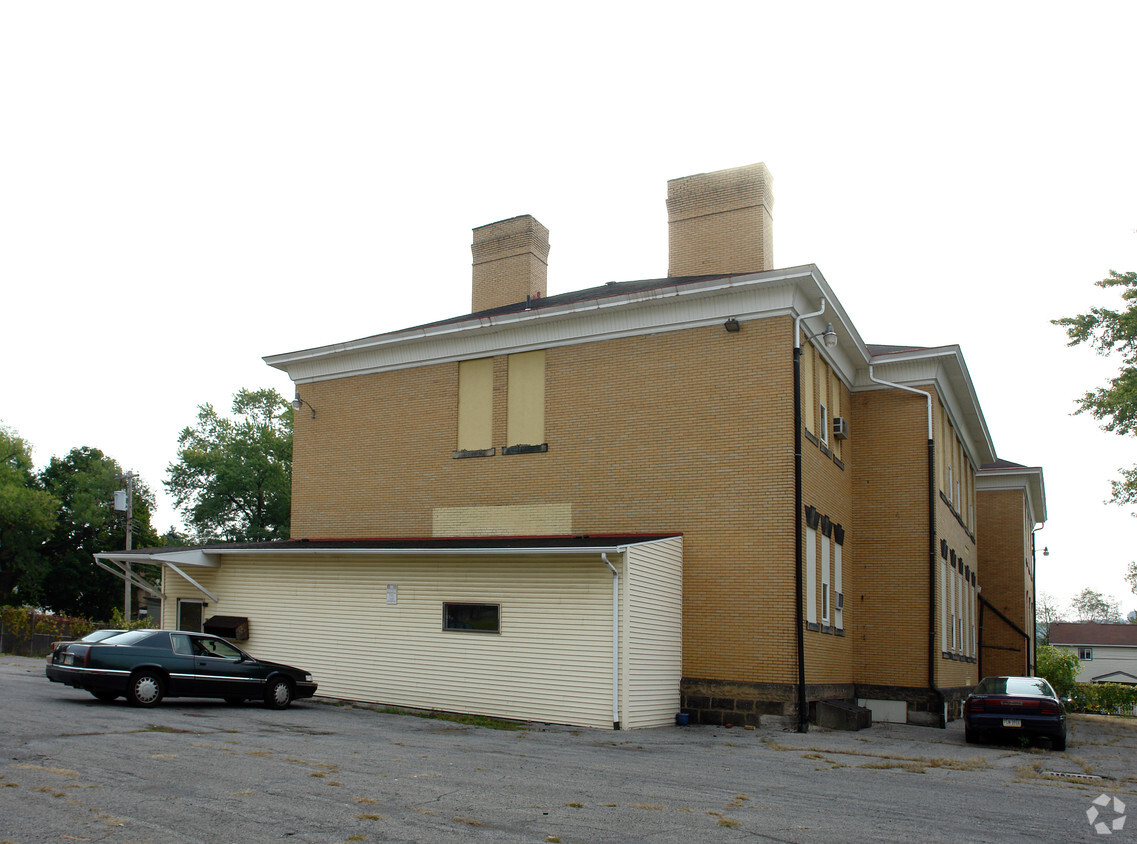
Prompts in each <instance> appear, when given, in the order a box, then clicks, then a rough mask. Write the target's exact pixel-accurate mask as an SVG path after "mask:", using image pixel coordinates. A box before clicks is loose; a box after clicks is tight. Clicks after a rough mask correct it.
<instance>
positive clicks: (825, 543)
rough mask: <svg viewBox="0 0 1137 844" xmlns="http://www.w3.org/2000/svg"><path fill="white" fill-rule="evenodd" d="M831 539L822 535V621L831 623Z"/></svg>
mask: <svg viewBox="0 0 1137 844" xmlns="http://www.w3.org/2000/svg"><path fill="white" fill-rule="evenodd" d="M829 600H830V599H829V537H828V536H826V535H825V534H824V533H822V534H821V621H822V623H823V624H828V623H829Z"/></svg>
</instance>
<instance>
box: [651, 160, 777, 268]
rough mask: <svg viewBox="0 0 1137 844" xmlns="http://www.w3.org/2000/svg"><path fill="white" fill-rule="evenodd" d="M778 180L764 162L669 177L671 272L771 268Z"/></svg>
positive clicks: (669, 264) (668, 223) (669, 256)
mask: <svg viewBox="0 0 1137 844" xmlns="http://www.w3.org/2000/svg"><path fill="white" fill-rule="evenodd" d="M773 181H774V179H773V177H772V176H771V175H770V171H769V170H767V169H766V165H765V164H750V165H747V166H746V167H732V168H731V169H729V170H718V171H716V172H714V173H700V174H698V175H696V176H685V177H684V178H681V179H672V180H671V181H669V182H668V183H667V232H668V250H667V251H668V255H667V257H668V263H667V274H668V276H671V277H680V276H692V275H715V274H718V273H751V272H759V271H761V270H772V269H773V268H774V235H773V216H772V214H771V209H772V208H773V206H774V194H773V191H772V190H771V183H772V182H773Z"/></svg>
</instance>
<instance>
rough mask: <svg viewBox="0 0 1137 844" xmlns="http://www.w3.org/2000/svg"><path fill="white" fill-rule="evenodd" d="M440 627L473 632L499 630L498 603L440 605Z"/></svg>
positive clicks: (496, 631)
mask: <svg viewBox="0 0 1137 844" xmlns="http://www.w3.org/2000/svg"><path fill="white" fill-rule="evenodd" d="M442 629H443V630H464V631H468V632H474V633H500V632H501V605H500V604H451V603H444V604H443V605H442Z"/></svg>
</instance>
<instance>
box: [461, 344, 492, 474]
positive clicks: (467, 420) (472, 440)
mask: <svg viewBox="0 0 1137 844" xmlns="http://www.w3.org/2000/svg"><path fill="white" fill-rule="evenodd" d="M492 447H493V358H479V359H477V360H464V361H462V362H461V363H459V364H458V451H460V452H467V451H485V450H487V449H489V448H492Z"/></svg>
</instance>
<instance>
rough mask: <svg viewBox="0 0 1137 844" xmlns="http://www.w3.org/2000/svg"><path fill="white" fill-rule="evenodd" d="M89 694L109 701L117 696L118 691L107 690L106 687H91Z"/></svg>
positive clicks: (103, 700) (106, 701) (104, 701)
mask: <svg viewBox="0 0 1137 844" xmlns="http://www.w3.org/2000/svg"><path fill="white" fill-rule="evenodd" d="M91 694H93V695H94V696H95V697H96V698H98V699H99V700H101V701H102V702H103V703H110V702H111V701H112V700H114V699H115V698H117V697H118V692H108V691H107V690H106V689H91Z"/></svg>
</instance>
